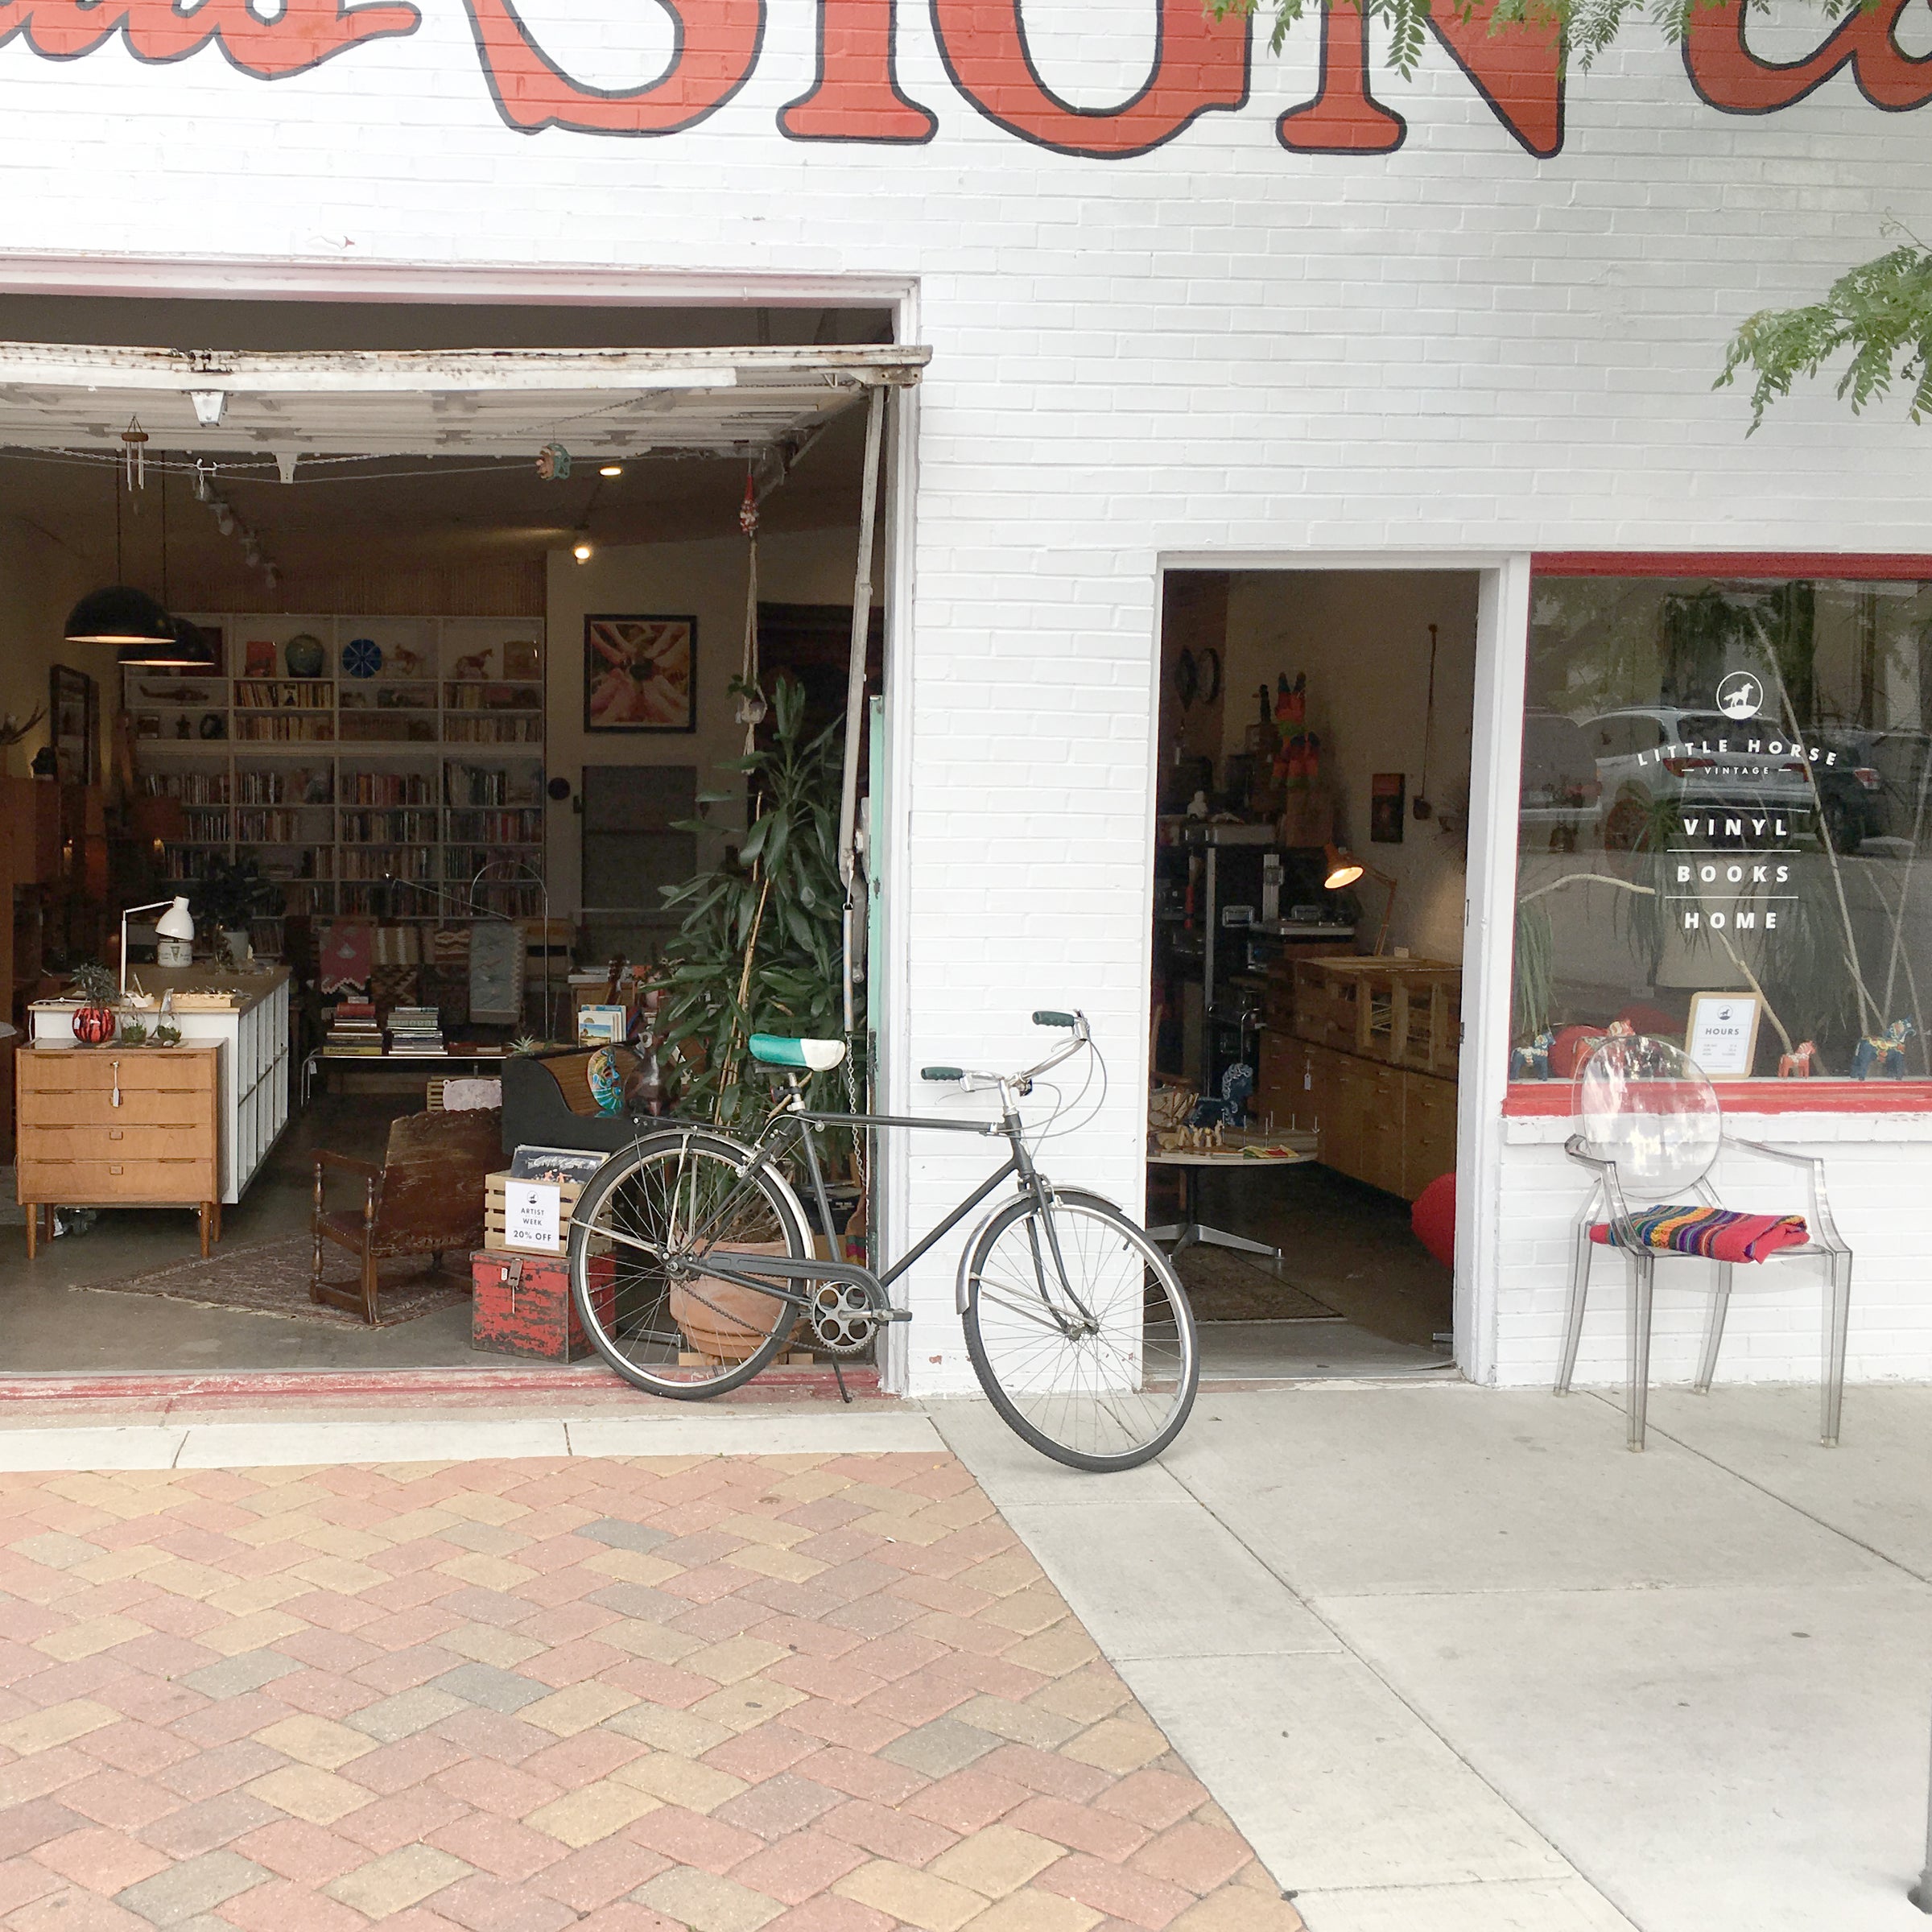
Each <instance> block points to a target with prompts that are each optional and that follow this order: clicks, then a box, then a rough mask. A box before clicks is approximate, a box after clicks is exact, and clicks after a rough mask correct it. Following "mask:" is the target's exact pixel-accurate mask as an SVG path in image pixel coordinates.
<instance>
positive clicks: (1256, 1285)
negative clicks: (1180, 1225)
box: [1174, 1245, 1335, 1322]
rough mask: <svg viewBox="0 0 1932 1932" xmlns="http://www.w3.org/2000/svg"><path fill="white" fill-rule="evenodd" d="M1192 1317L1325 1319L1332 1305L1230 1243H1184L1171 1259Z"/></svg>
mask: <svg viewBox="0 0 1932 1932" xmlns="http://www.w3.org/2000/svg"><path fill="white" fill-rule="evenodd" d="M1174 1266H1175V1269H1176V1271H1177V1272H1178V1273H1179V1275H1180V1278H1181V1286H1183V1288H1185V1289H1186V1290H1187V1299H1188V1301H1189V1302H1190V1303H1191V1305H1192V1307H1193V1309H1194V1319H1195V1320H1196V1321H1197V1322H1331V1321H1333V1320H1335V1310H1334V1309H1332V1308H1331V1307H1328V1305H1327V1303H1326V1302H1320V1301H1318V1300H1316V1298H1315V1297H1314V1296H1313V1295H1312V1294H1309V1292H1308V1291H1307V1289H1305V1288H1300V1287H1298V1286H1296V1285H1295V1284H1294V1282H1291V1281H1288V1280H1286V1279H1284V1278H1281V1277H1279V1276H1278V1275H1277V1274H1275V1272H1274V1268H1273V1266H1272V1265H1270V1264H1267V1263H1259V1262H1257V1261H1250V1260H1249V1258H1248V1257H1246V1256H1245V1255H1243V1254H1238V1253H1236V1252H1235V1250H1234V1249H1232V1248H1210V1247H1208V1246H1206V1245H1200V1246H1198V1247H1193V1248H1189V1249H1186V1250H1185V1251H1184V1252H1183V1253H1182V1255H1181V1257H1180V1258H1179V1261H1176V1262H1175V1264H1174Z"/></svg>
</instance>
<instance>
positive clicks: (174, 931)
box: [155, 898, 195, 939]
mask: <svg viewBox="0 0 1932 1932" xmlns="http://www.w3.org/2000/svg"><path fill="white" fill-rule="evenodd" d="M155 931H156V932H157V933H158V934H159V935H160V936H161V937H162V938H163V939H192V938H193V937H194V936H195V922H194V921H193V919H191V918H190V917H189V916H188V901H187V900H186V899H184V898H176V899H175V902H174V904H173V905H171V906H169V907H168V909H167V911H166V912H164V913H163V914H162V915H161V916H160V918H159V919H156V920H155Z"/></svg>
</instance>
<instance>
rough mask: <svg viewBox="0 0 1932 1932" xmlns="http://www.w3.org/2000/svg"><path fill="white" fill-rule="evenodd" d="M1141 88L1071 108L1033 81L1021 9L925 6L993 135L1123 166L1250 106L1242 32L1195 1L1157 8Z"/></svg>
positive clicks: (952, 69) (1244, 28)
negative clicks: (996, 131)
mask: <svg viewBox="0 0 1932 1932" xmlns="http://www.w3.org/2000/svg"><path fill="white" fill-rule="evenodd" d="M1157 4H1158V6H1159V8H1160V17H1159V35H1158V42H1157V44H1156V47H1155V51H1154V69H1153V72H1151V73H1150V74H1149V76H1147V84H1146V86H1145V87H1143V88H1142V89H1141V91H1140V92H1139V93H1137V94H1136V95H1135V96H1134V97H1133V99H1132V100H1130V101H1123V102H1122V103H1121V105H1120V106H1118V107H1113V108H1083V107H1074V106H1071V105H1069V104H1068V103H1067V102H1066V101H1063V100H1061V99H1060V97H1059V96H1058V95H1057V94H1055V93H1052V92H1051V90H1050V89H1048V87H1047V84H1046V83H1045V82H1044V81H1042V80H1041V78H1040V76H1039V73H1038V69H1036V68H1035V67H1034V64H1033V56H1032V54H1031V52H1030V51H1029V49H1028V47H1027V45H1026V27H1024V26H1023V25H1022V23H1021V19H1020V0H932V25H933V31H934V32H935V34H936V35H937V36H938V38H939V55H940V58H941V59H942V60H944V62H945V63H946V71H947V72H948V73H949V74H950V75H951V76H952V80H953V83H954V85H956V87H957V88H958V89H959V90H960V93H963V94H964V96H965V97H966V98H967V99H968V101H971V102H972V105H974V106H975V107H976V108H977V109H979V111H980V113H981V114H984V115H985V117H986V118H987V119H988V120H989V121H991V122H993V124H994V125H995V126H999V127H1003V128H1005V129H1006V130H1007V131H1008V132H1009V133H1011V134H1018V135H1019V136H1020V137H1021V138H1022V139H1024V140H1027V141H1034V142H1038V144H1039V145H1040V146H1041V147H1051V148H1054V149H1056V150H1058V151H1059V152H1060V153H1061V154H1064V155H1090V156H1092V158H1094V159H1096V160H1121V159H1125V158H1126V157H1127V156H1129V155H1144V154H1146V153H1147V152H1148V151H1150V149H1152V148H1156V147H1159V146H1160V145H1161V144H1162V142H1164V141H1171V140H1172V139H1173V138H1174V136H1175V135H1176V134H1179V133H1180V131H1181V130H1183V128H1184V127H1186V126H1187V125H1188V123H1189V122H1191V121H1192V120H1193V119H1194V118H1195V116H1196V115H1197V114H1206V113H1208V111H1209V110H1210V109H1214V108H1229V107H1240V106H1241V105H1243V104H1244V103H1245V101H1247V98H1248V44H1249V31H1248V27H1249V23H1248V21H1247V19H1246V18H1245V16H1243V17H1241V18H1239V19H1237V18H1236V17H1234V16H1233V15H1232V14H1230V15H1229V16H1228V18H1226V19H1220V20H1216V19H1213V18H1212V16H1210V15H1209V14H1206V13H1205V12H1204V11H1203V8H1202V5H1201V0H1157Z"/></svg>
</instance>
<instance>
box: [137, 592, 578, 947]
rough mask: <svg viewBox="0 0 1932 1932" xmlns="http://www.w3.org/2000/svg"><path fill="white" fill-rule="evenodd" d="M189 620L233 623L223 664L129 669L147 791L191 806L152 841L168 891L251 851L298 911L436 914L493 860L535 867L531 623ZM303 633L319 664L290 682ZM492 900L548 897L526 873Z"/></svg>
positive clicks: (539, 669) (462, 896)
mask: <svg viewBox="0 0 1932 1932" xmlns="http://www.w3.org/2000/svg"><path fill="white" fill-rule="evenodd" d="M191 614H192V615H193V621H195V622H196V623H197V624H200V625H204V626H206V627H208V628H218V629H219V630H221V632H222V633H223V636H224V642H225V648H224V652H223V659H224V663H225V666H226V667H227V671H226V675H222V676H219V677H210V676H203V675H200V674H198V673H196V672H193V671H160V670H153V669H147V668H143V667H141V666H138V665H127V666H124V667H122V679H123V693H122V696H123V701H124V703H125V704H126V709H127V711H128V712H129V714H130V716H131V717H132V719H133V720H134V763H135V770H136V773H137V779H138V787H139V790H140V791H142V793H143V794H145V795H148V796H166V797H172V798H175V799H178V800H179V801H180V806H181V812H182V832H181V835H180V836H179V837H174V838H170V839H167V840H163V841H161V842H160V843H161V849H160V851H159V852H157V853H156V855H155V857H156V861H157V865H158V869H159V870H160V872H161V873H163V878H164V881H165V883H166V884H167V885H168V886H173V887H175V889H176V890H184V891H188V892H191V893H192V889H193V886H194V883H195V881H196V880H197V879H198V878H200V877H202V876H204V874H205V873H206V871H207V869H208V867H209V866H210V865H212V863H213V861H216V860H217V859H224V860H232V859H234V858H236V857H240V856H242V854H244V853H249V854H252V855H253V856H254V857H255V859H256V860H257V861H258V863H259V864H260V865H261V866H262V870H263V871H264V872H265V873H267V874H268V875H269V876H270V877H271V878H274V879H275V881H277V882H278V883H279V884H280V885H281V886H283V890H284V893H285V894H286V898H287V905H286V907H285V910H286V911H287V913H289V914H310V915H313V916H320V917H330V916H335V915H340V914H369V915H376V914H381V915H383V916H386V917H393V918H395V919H423V920H428V921H434V920H438V919H447V918H448V917H450V916H452V906H451V905H450V902H449V899H450V897H451V896H453V897H455V898H457V899H459V900H466V899H467V897H468V894H469V887H470V881H471V880H472V879H473V877H475V875H476V873H477V872H478V871H479V870H480V869H481V868H482V867H483V866H484V865H485V864H487V863H489V862H490V861H503V860H513V861H520V862H521V863H522V864H523V865H527V866H529V867H530V869H532V870H534V871H535V872H537V873H542V872H543V814H544V800H543V748H544V729H543V727H544V706H543V692H544V680H543V667H544V636H543V624H542V623H541V621H538V620H535V619H517V618H504V617H340V616H332V617H324V616H288V617H234V616H229V615H225V614H224V613H219V612H209V613H202V614H193V613H191ZM303 634H307V635H308V636H311V637H313V638H316V639H317V640H318V641H319V642H320V644H321V646H322V648H323V667H322V670H321V672H320V675H316V676H315V677H300V678H298V677H295V676H291V675H289V672H288V668H287V662H288V661H287V651H288V646H289V644H290V642H291V641H292V640H293V639H295V638H298V637H299V636H302V635H303ZM358 642H361V643H362V644H364V645H365V646H373V647H374V650H373V651H372V650H369V649H367V648H365V649H363V650H357V648H356V646H357V644H358ZM375 652H379V653H380V654H381V662H380V665H379V667H374V668H371V667H370V660H371V659H372V658H373V656H374V653H375ZM251 657H252V658H254V659H255V660H257V662H256V663H255V667H254V671H252V672H251V671H250V659H251ZM358 665H360V666H361V667H362V671H361V675H357V669H356V668H355V667H357V666H358ZM483 896H484V898H486V900H487V902H488V903H489V906H491V907H492V908H493V910H498V911H504V912H511V913H523V914H535V913H536V912H538V911H539V910H541V909H542V908H541V906H540V904H539V901H540V898H541V894H540V892H539V889H538V888H537V887H536V886H535V885H534V884H526V885H521V886H518V885H496V884H491V885H490V886H488V887H487V888H486V889H485V894H484V895H483Z"/></svg>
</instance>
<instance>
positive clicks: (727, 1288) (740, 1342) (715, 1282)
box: [671, 1241, 791, 1362]
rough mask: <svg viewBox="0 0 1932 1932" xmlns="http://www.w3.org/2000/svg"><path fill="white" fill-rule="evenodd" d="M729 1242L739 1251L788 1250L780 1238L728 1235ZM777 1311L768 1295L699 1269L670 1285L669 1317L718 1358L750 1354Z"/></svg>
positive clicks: (696, 1345) (703, 1351) (733, 1358)
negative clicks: (731, 1238)
mask: <svg viewBox="0 0 1932 1932" xmlns="http://www.w3.org/2000/svg"><path fill="white" fill-rule="evenodd" d="M731 1245H732V1248H733V1250H734V1251H735V1252H736V1253H740V1254H789V1253H791V1245H790V1244H789V1243H788V1242H785V1241H733V1243H732V1244H731ZM782 1313H783V1310H782V1307H780V1306H779V1304H778V1303H776V1302H774V1301H773V1300H772V1298H771V1297H770V1295H768V1294H759V1292H758V1290H757V1289H755V1288H743V1287H741V1286H739V1285H738V1284H737V1282H726V1281H721V1280H720V1279H719V1278H718V1277H717V1276H716V1275H715V1274H701V1275H700V1276H699V1277H698V1278H697V1279H696V1281H694V1282H691V1285H690V1286H688V1287H687V1286H685V1285H684V1284H683V1283H682V1282H679V1283H678V1284H676V1285H675V1286H673V1287H672V1289H671V1319H672V1320H673V1321H675V1323H677V1324H678V1326H679V1328H681V1329H682V1330H683V1331H684V1339H685V1340H686V1341H687V1342H689V1343H690V1344H691V1347H692V1348H693V1349H694V1350H696V1352H697V1353H699V1354H700V1355H708V1356H715V1357H716V1359H717V1360H719V1361H721V1362H741V1361H743V1360H745V1358H746V1357H747V1356H750V1355H753V1354H755V1353H756V1352H757V1351H758V1349H759V1348H762V1346H763V1344H764V1341H765V1338H766V1336H767V1335H770V1333H771V1330H772V1324H773V1322H774V1319H776V1318H778V1316H780V1315H782Z"/></svg>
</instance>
